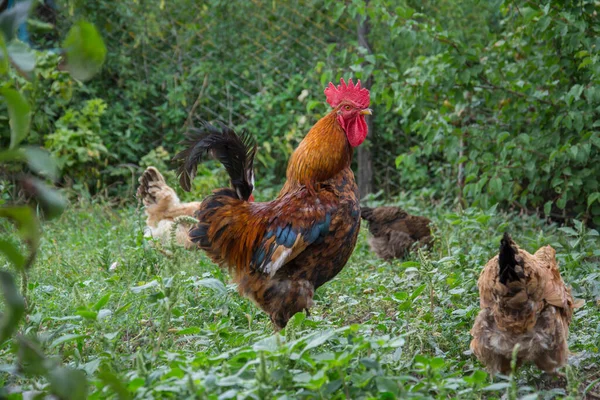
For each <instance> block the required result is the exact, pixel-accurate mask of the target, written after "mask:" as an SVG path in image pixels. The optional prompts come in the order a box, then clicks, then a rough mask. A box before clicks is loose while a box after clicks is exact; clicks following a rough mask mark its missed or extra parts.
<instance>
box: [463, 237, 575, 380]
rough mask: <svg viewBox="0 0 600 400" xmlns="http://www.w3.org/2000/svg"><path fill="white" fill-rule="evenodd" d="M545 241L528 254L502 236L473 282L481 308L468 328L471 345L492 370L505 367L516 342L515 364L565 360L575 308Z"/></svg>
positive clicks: (548, 365) (545, 365) (553, 364)
mask: <svg viewBox="0 0 600 400" xmlns="http://www.w3.org/2000/svg"><path fill="white" fill-rule="evenodd" d="M555 254H556V252H555V251H554V249H553V248H552V247H550V246H546V247H542V248H540V249H539V250H538V251H537V252H535V254H533V255H531V254H529V253H528V252H526V251H525V250H523V249H520V248H519V247H518V246H517V245H516V244H515V243H514V242H513V240H512V239H511V238H510V236H508V235H506V234H505V236H504V239H503V240H502V244H501V246H500V253H499V255H498V256H496V257H494V258H492V259H491V260H490V261H489V262H488V263H487V264H486V266H485V267H484V269H483V271H482V272H481V275H480V277H479V281H478V287H479V294H480V307H481V311H480V312H479V315H478V316H477V318H476V320H475V324H474V325H473V328H472V329H471V335H472V336H473V340H472V341H471V350H472V351H473V353H474V354H475V355H476V356H477V358H478V359H479V360H480V361H481V362H482V363H483V364H484V365H485V366H486V367H487V368H488V370H490V371H491V372H492V373H495V372H501V373H504V374H507V373H509V372H510V361H511V355H512V351H513V348H514V346H515V345H517V344H518V345H519V352H518V364H519V365H520V364H522V363H524V362H531V363H534V364H535V365H537V367H538V368H540V369H542V370H544V371H546V372H553V371H554V370H555V369H556V368H559V367H561V366H563V365H564V364H565V363H566V362H567V357H568V354H569V351H568V345H567V337H568V334H569V324H570V323H571V318H572V315H573V308H575V307H576V305H575V302H574V300H573V297H572V296H571V293H570V290H569V289H568V288H567V287H566V285H565V283H564V282H563V280H562V278H561V276H560V272H559V270H558V264H557V262H556V257H555Z"/></svg>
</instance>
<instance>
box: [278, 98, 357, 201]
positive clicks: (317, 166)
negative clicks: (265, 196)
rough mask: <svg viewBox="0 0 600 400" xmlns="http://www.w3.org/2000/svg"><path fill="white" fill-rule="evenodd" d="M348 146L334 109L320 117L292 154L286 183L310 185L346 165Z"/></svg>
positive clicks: (348, 160) (348, 161)
mask: <svg viewBox="0 0 600 400" xmlns="http://www.w3.org/2000/svg"><path fill="white" fill-rule="evenodd" d="M351 161H352V147H351V146H350V144H349V143H348V139H347V138H346V134H345V132H344V130H343V129H342V127H341V125H340V123H339V122H338V119H337V110H336V109H334V110H332V111H331V112H330V113H329V114H327V115H326V116H324V117H323V118H321V119H320V120H319V121H318V122H317V123H316V124H315V125H314V126H313V127H312V128H311V130H310V131H309V132H308V134H307V135H306V137H305V138H304V140H302V142H300V145H299V146H298V148H297V149H296V150H295V151H294V153H293V154H292V157H291V158H290V161H289V163H288V168H287V174H286V175H287V184H286V186H287V185H294V184H301V185H305V186H307V187H308V188H309V191H311V192H314V187H315V185H316V184H318V183H320V182H324V181H327V180H329V179H331V178H333V177H334V176H336V175H337V174H338V173H340V172H341V171H342V170H343V169H345V168H348V167H350V162H351Z"/></svg>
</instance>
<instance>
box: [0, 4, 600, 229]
mask: <svg viewBox="0 0 600 400" xmlns="http://www.w3.org/2000/svg"><path fill="white" fill-rule="evenodd" d="M57 4H58V9H57V10H56V11H55V12H56V13H58V15H59V16H60V17H59V18H57V19H56V20H57V29H58V30H59V31H61V30H63V24H65V25H66V24H68V21H69V20H72V19H76V18H79V17H80V16H85V17H86V18H88V19H90V20H92V21H94V22H95V23H96V24H97V25H98V26H99V27H100V28H101V30H102V31H103V34H104V35H105V36H106V37H107V38H109V40H108V47H109V51H108V57H107V64H106V68H105V69H104V70H103V72H102V74H101V77H100V79H97V80H95V81H94V82H92V83H90V84H88V85H86V86H81V85H78V84H73V83H72V82H70V81H69V80H67V79H65V78H64V74H63V73H61V72H60V71H56V69H55V68H54V66H55V65H56V63H57V58H56V57H53V56H52V55H45V56H43V57H42V62H41V63H39V67H38V69H37V70H36V74H38V77H39V78H41V79H38V83H36V84H35V85H32V86H31V87H28V86H27V85H25V87H24V91H25V93H28V95H29V96H30V98H31V99H32V103H33V127H32V128H33V132H34V134H33V135H32V136H31V138H30V140H31V141H32V142H33V143H39V144H45V146H46V147H47V148H48V149H49V150H50V151H51V152H53V153H55V154H65V151H68V152H69V153H70V154H71V153H72V154H71V155H70V156H69V157H70V159H69V160H64V161H63V165H68V173H67V172H66V171H65V177H66V183H68V184H70V185H74V186H75V187H76V188H82V189H86V190H91V191H92V192H96V191H98V190H103V189H105V188H107V187H110V188H111V191H110V193H112V194H119V195H121V196H123V195H126V194H128V193H131V191H132V188H131V187H129V188H128V190H123V188H126V187H127V185H130V184H131V179H130V178H131V175H132V171H135V168H136V166H139V165H140V160H141V159H142V157H144V156H147V155H148V154H150V153H152V152H154V153H156V151H157V149H159V148H161V149H162V150H159V151H164V152H166V155H165V157H164V159H165V160H168V158H169V156H171V155H172V154H173V152H174V151H175V150H176V149H177V143H178V142H179V140H180V138H181V135H182V133H183V131H184V130H185V128H186V127H187V126H190V125H193V124H194V123H195V121H196V118H205V119H220V120H223V121H226V122H228V123H231V124H235V125H237V126H240V127H245V128H247V129H249V130H251V131H252V132H253V133H254V135H255V136H256V137H257V139H258V142H259V144H260V151H259V155H258V161H259V162H258V165H257V168H258V173H257V176H258V177H259V179H260V181H259V186H260V187H264V188H269V187H271V186H272V185H273V184H274V183H280V182H281V179H282V178H283V176H284V171H285V166H286V160H287V158H288V156H289V154H290V153H291V151H292V149H293V148H294V146H295V145H296V144H297V143H298V141H299V140H300V139H301V138H302V136H303V135H304V134H305V132H306V131H307V129H308V128H309V127H310V126H311V124H312V123H313V122H314V121H315V120H316V119H317V118H318V117H319V116H320V115H322V114H323V113H324V112H326V110H327V107H326V105H325V104H324V99H323V95H322V92H321V88H322V87H323V86H324V85H325V84H326V83H327V82H328V81H329V80H336V79H338V78H339V77H340V76H342V75H344V76H349V75H352V76H355V77H358V78H362V79H363V80H366V79H368V78H369V77H371V78H372V80H373V88H372V99H373V103H374V104H373V106H374V109H375V116H374V131H373V133H372V136H371V138H370V140H369V141H368V143H367V146H369V149H370V151H371V153H372V158H373V160H374V161H373V164H374V178H373V179H374V181H375V182H374V183H375V187H376V189H378V190H383V191H384V192H385V193H386V195H390V194H397V193H399V192H401V191H406V190H410V191H423V193H424V194H426V195H427V196H433V197H436V198H440V197H446V198H447V197H452V198H455V199H458V200H459V201H460V202H462V203H463V205H482V206H489V205H492V204H495V203H496V202H500V203H501V204H502V206H503V207H510V208H517V209H522V210H526V211H528V212H531V211H536V210H537V211H538V212H539V213H540V214H541V215H544V216H546V217H553V218H558V219H561V220H562V219H564V218H570V217H574V216H578V217H580V218H582V219H583V220H584V221H586V222H593V223H594V224H598V223H600V188H599V187H598V182H597V179H595V177H596V176H598V175H599V174H600V171H599V170H598V168H600V167H598V165H600V164H599V163H598V160H599V152H598V148H599V146H600V137H599V132H598V130H599V126H598V123H597V120H598V110H597V108H598V107H599V106H600V93H599V92H598V89H597V87H598V83H599V82H598V79H599V78H598V68H599V67H598V65H599V64H598V47H599V46H598V45H599V43H598V37H597V36H598V29H599V28H598V24H597V23H595V22H596V21H598V11H599V10H598V8H599V6H598V4H597V3H596V2H595V1H593V0H584V1H566V2H565V1H557V0H536V1H531V0H527V1H524V0H523V1H513V0H505V1H501V0H495V1H478V0H459V1H447V0H446V1H436V2H420V1H410V0H404V1H390V0H369V1H364V0H361V1H353V2H337V1H327V0H321V1H320V0H306V1H304V2H303V3H302V12H299V11H298V9H297V7H294V6H292V5H290V4H288V3H286V2H260V1H254V2H242V3H233V2H224V1H220V0H211V1H209V2H204V3H202V4H199V3H197V2H193V1H189V2H177V3H167V2H164V1H161V0H152V1H145V2H137V1H133V2H119V3H117V4H113V3H108V2H83V1H75V2H67V1H59V2H57ZM190 10H192V12H190ZM359 23H367V24H368V25H369V26H370V31H369V33H368V35H367V39H368V42H369V43H368V44H369V47H370V48H369V49H366V48H364V47H362V46H360V45H359V42H358V40H357V35H356V27H357V26H358V24H359ZM32 29H34V28H32ZM33 38H34V39H33V40H34V41H35V40H37V41H38V42H40V43H43V44H44V45H45V46H49V45H50V44H48V39H47V38H48V34H47V32H46V31H43V30H42V32H41V33H35V31H34V35H33ZM48 91H50V92H51V93H53V95H54V97H55V98H56V101H55V102H53V103H52V104H47V103H45V102H44V95H45V93H47V92H48ZM87 101H92V103H89V104H98V105H99V104H101V103H103V104H105V105H106V106H105V107H104V106H100V107H99V108H97V111H98V114H97V116H96V117H95V118H98V119H97V120H96V121H93V128H92V129H91V131H90V123H92V121H91V120H89V117H85V115H84V114H85V112H86V107H88V109H87V110H89V106H86V104H88V103H87ZM0 129H3V128H1V127H0ZM90 132H93V134H92V135H90ZM88 135H89V136H90V137H89V139H88V138H86V139H78V138H82V137H83V136H86V137H87V136H88ZM88 145H89V147H90V149H89V151H88ZM101 167H102V168H101ZM90 168H91V170H92V171H95V172H94V173H92V174H87V171H88V169H90ZM132 168H134V169H133V170H132ZM100 171H102V172H100ZM134 173H135V172H134ZM109 185H110V186H109Z"/></svg>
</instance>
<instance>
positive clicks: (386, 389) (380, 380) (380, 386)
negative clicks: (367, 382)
mask: <svg viewBox="0 0 600 400" xmlns="http://www.w3.org/2000/svg"><path fill="white" fill-rule="evenodd" d="M375 385H376V386H377V390H378V391H379V393H392V394H393V395H394V396H397V395H398V392H399V389H398V383H396V382H394V381H393V380H391V379H390V378H386V377H383V376H378V377H376V378H375Z"/></svg>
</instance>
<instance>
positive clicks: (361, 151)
mask: <svg viewBox="0 0 600 400" xmlns="http://www.w3.org/2000/svg"><path fill="white" fill-rule="evenodd" d="M368 6H369V0H365V7H368ZM358 18H359V21H358V44H359V45H360V46H362V47H364V48H365V49H367V53H368V54H372V51H371V46H369V41H368V39H367V36H368V35H369V31H370V28H371V27H370V26H369V16H368V15H365V16H364V19H363V20H362V21H361V20H360V16H358ZM372 84H373V78H372V76H370V77H369V79H367V80H366V81H365V82H363V86H364V87H366V88H367V89H371V85H372ZM367 128H368V130H369V131H368V135H367V138H369V137H373V117H367ZM365 144H367V145H366V146H365V145H363V146H360V147H359V148H358V151H357V155H356V159H357V162H358V190H359V193H360V197H361V198H363V197H365V196H366V195H368V194H369V193H372V192H373V163H372V161H371V148H370V146H368V143H365Z"/></svg>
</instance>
